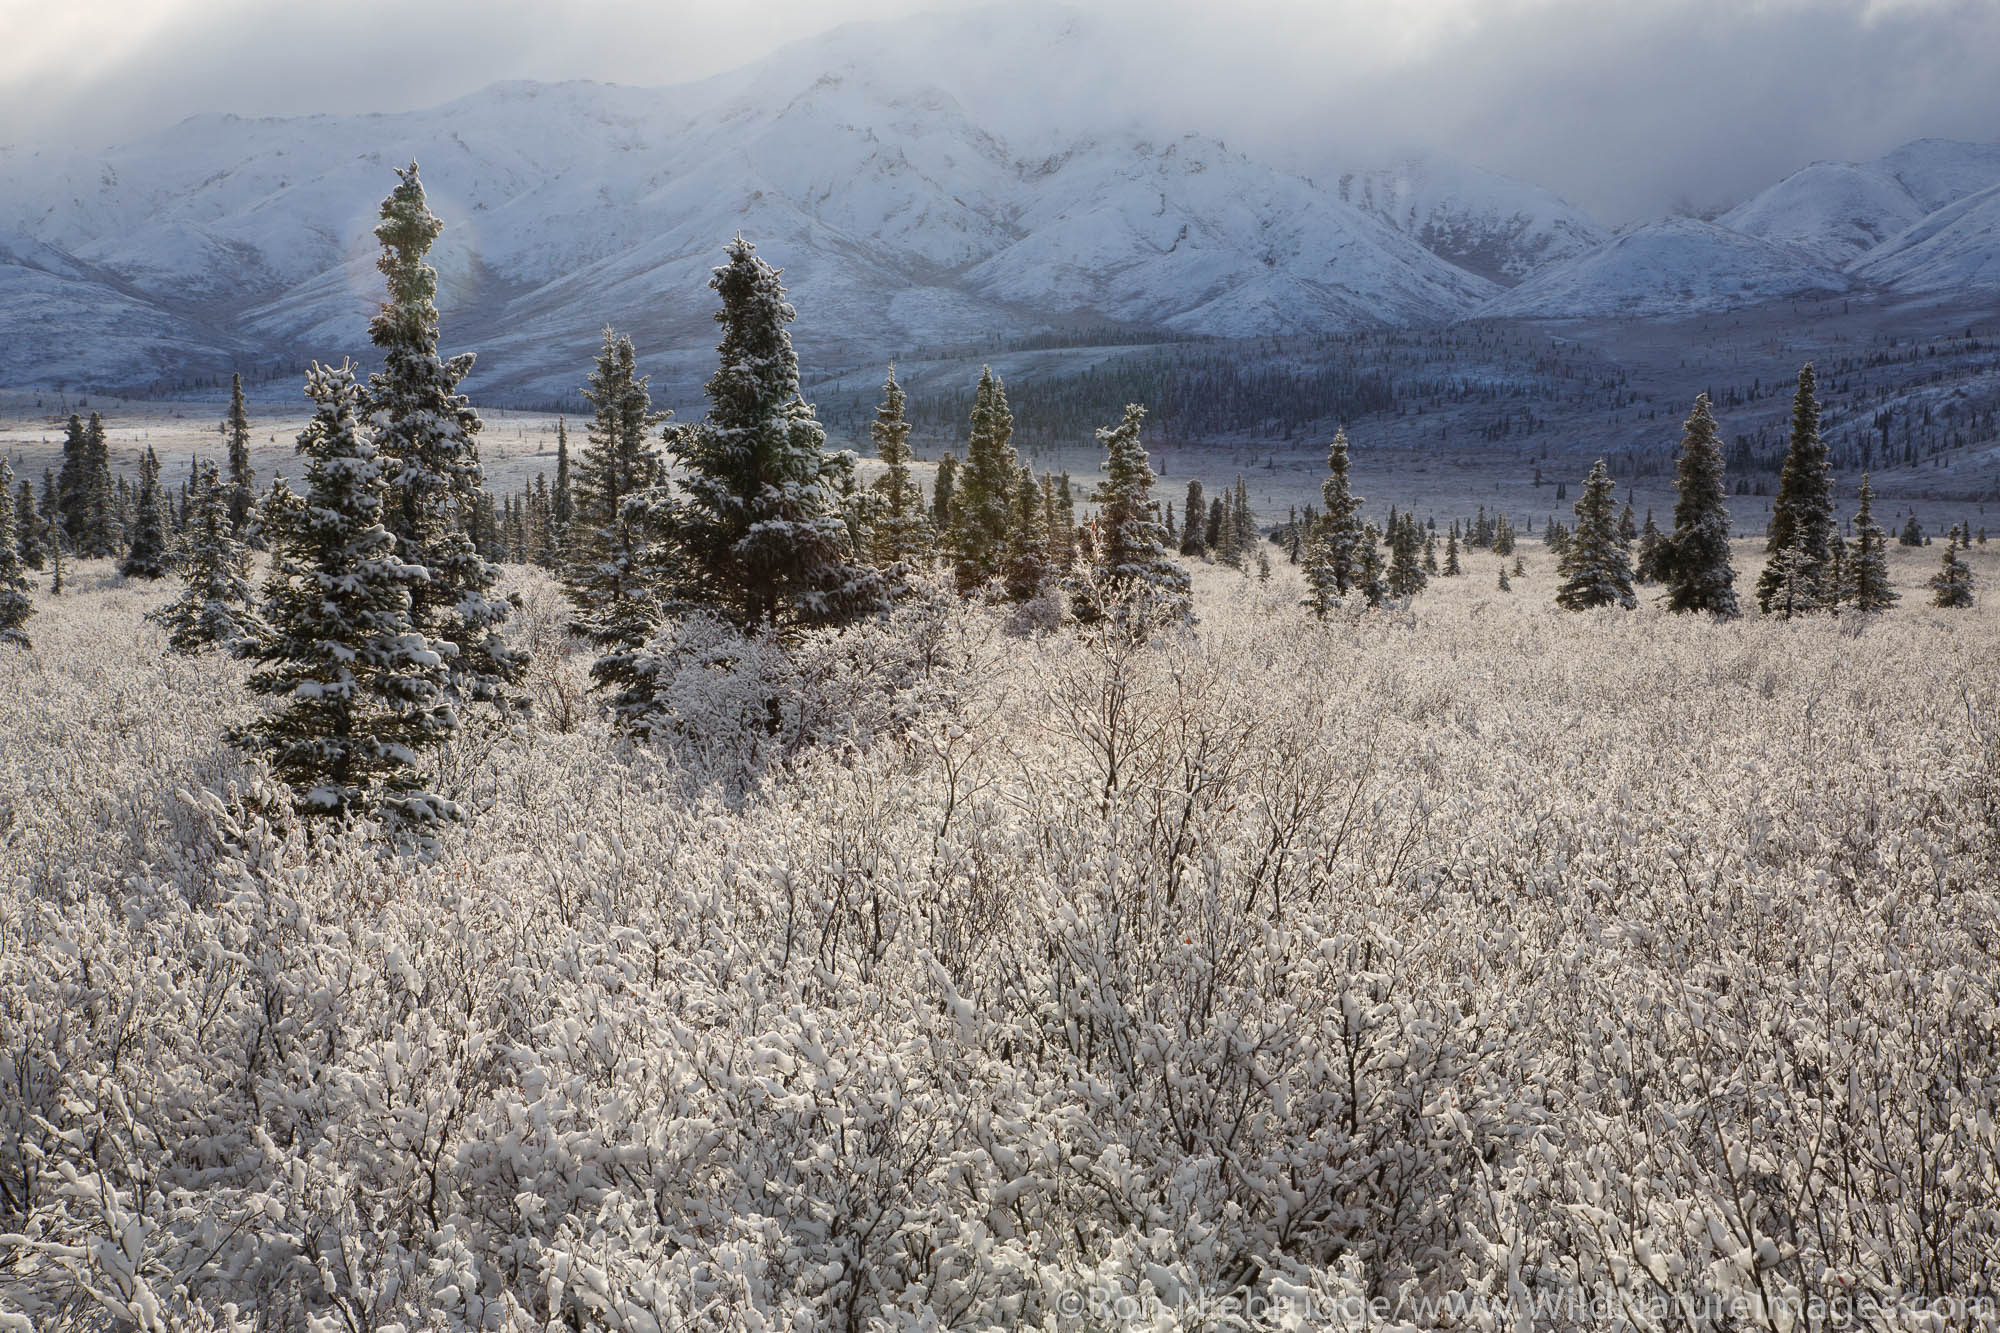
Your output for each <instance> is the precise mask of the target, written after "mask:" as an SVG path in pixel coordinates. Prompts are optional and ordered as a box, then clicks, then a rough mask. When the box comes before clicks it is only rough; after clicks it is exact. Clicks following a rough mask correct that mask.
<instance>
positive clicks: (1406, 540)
mask: <svg viewBox="0 0 2000 1333" xmlns="http://www.w3.org/2000/svg"><path fill="white" fill-rule="evenodd" d="M1423 545H1424V539H1423V536H1422V534H1421V533H1419V532H1418V531H1417V520H1416V519H1415V518H1414V517H1413V516H1411V515H1409V514H1403V515H1401V516H1396V515H1391V516H1390V519H1389V572H1388V581H1387V589H1388V594H1389V596H1391V597H1396V598H1407V597H1414V596H1416V595H1417V594H1418V593H1420V592H1422V591H1423V590H1424V587H1425V585H1426V584H1428V583H1429V581H1430V579H1429V576H1427V575H1426V574H1425V573H1424V563H1423Z"/></svg>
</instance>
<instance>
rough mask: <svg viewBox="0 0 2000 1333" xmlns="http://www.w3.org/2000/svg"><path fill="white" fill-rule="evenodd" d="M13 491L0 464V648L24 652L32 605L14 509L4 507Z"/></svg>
mask: <svg viewBox="0 0 2000 1333" xmlns="http://www.w3.org/2000/svg"><path fill="white" fill-rule="evenodd" d="M13 489H14V470H13V469H12V468H10V467H8V466H7V464H6V463H4V462H0V644H11V645H12V646H14V647H16V648H26V647H28V646H29V642H28V631H27V628H26V627H27V623H28V617H29V616H32V615H33V614H35V604H34V602H32V601H31V600H29V598H28V576H27V574H26V573H25V572H24V571H23V570H22V567H21V551H20V545H19V542H20V538H19V536H18V535H17V534H16V533H15V531H14V513H15V511H14V507H13V505H11V504H9V503H6V496H7V494H8V493H9V492H10V491H12V490H13Z"/></svg>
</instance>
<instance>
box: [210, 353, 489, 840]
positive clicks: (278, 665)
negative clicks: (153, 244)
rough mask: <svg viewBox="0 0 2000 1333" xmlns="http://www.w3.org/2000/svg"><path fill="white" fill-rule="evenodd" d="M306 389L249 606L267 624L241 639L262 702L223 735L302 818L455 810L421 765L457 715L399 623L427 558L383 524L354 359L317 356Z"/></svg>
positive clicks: (410, 817)
mask: <svg viewBox="0 0 2000 1333" xmlns="http://www.w3.org/2000/svg"><path fill="white" fill-rule="evenodd" d="M306 394H307V396H308V397H310V398H311V399H312V400H313V402H314V404H315V406H316V410H315V412H314V415H313V419H312V421H311V422H309V423H308V424H307V426H306V429H305V431H304V433H303V434H301V435H300V436H299V452H300V453H301V454H303V455H305V457H306V485H307V493H306V495H305V496H304V497H302V502H301V503H298V504H292V505H287V506H285V507H283V508H281V509H276V510H273V511H272V513H273V517H274V518H276V519H277V520H278V526H277V527H276V529H275V530H273V531H272V534H271V536H272V549H273V551H274V556H273V563H272V569H271V574H270V578H269V580H268V582H267V583H266V584H265V588H264V597H263V602H262V605H261V607H260V613H261V618H262V620H263V621H264V623H265V624H266V625H267V626H268V631H267V632H266V633H264V634H261V635H259V636H258V637H257V638H255V639H254V640H251V641H250V642H249V643H247V644H246V645H245V646H244V647H243V649H242V650H241V652H242V655H243V656H245V657H247V658H249V659H250V660H252V661H254V662H256V663H257V664H258V667H257V670H255V671H254V672H252V673H251V676H250V682H249V683H250V688H251V690H252V691H254V692H255V693H257V694H260V695H262V696H264V697H265V698H267V699H270V700H272V701H273V704H272V708H271V711H269V712H267V713H265V714H264V715H263V716H262V717H260V718H258V719H257V721H255V722H253V723H252V724H251V725H250V726H248V727H246V728H244V729H243V730H241V731H239V732H237V733H235V734H234V735H233V736H232V740H233V741H234V742H235V743H236V744H237V745H238V746H239V747H241V748H243V749H245V750H247V751H250V752H252V753H255V754H259V755H262V756H263V757H264V758H265V759H266V760H267V761H268V762H269V764H270V766H271V771H272V772H273V773H274V774H276V775H277V776H278V777H279V778H280V779H281V780H283V781H284V782H285V783H286V784H287V785H289V786H290V787H291V788H292V791H293V793H294V794H295V796H296V798H297V802H298V806H299V809H300V811H301V812H302V813H304V814H307V815H309V816H313V817H321V818H342V817H346V816H350V815H360V814H373V813H378V812H379V813H380V814H381V815H383V816H384V817H385V818H388V819H390V820H393V821H396V822H408V823H412V824H419V825H421V824H429V823H434V822H436V821H438V820H440V819H445V818H450V817H453V816H455V815H456V813H457V812H456V809H455V807H453V806H452V804H451V803H450V802H448V801H446V800H444V799H443V798H442V797H439V796H435V795H433V794H431V793H429V792H426V791H425V790H423V780H422V776H421V774H420V772H419V769H418V765H419V763H420V762H421V756H422V754H423V751H424V750H426V749H427V748H429V747H431V746H433V745H435V744H437V743H438V742H440V741H442V740H444V739H445V738H446V737H447V736H449V735H450V734H451V732H452V730H453V728H454V727H455V726H456V724H457V716H456V713H455V712H454V710H453V709H452V707H451V705H450V703H449V702H447V700H446V698H445V694H444V682H445V667H444V661H443V659H442V657H441V656H440V655H439V654H438V653H437V652H436V651H435V650H434V649H432V647H431V646H430V644H429V643H428V642H427V641H426V640H425V639H424V636H423V635H422V634H420V633H418V632H417V630H416V629H415V627H414V626H413V625H412V624H411V621H410V589H411V588H412V587H414V586H415V585H417V584H419V583H421V582H423V579H424V569H423V567H422V566H421V565H415V564H410V563H408V562H406V561H404V560H403V559H402V558H401V557H400V556H399V555H398V554H397V551H396V539H395V537H393V536H392V535H391V534H390V533H389V531H388V529H387V528H385V527H383V526H382V510H383V500H384V494H385V491H386V489H387V488H386V486H385V479H384V471H385V468H384V461H385V460H383V459H382V458H381V457H380V456H379V455H378V454H377V452H376V449H375V446H374V443H373V441H371V440H370V439H369V437H368V432H367V430H366V427H365V426H364V424H363V422H362V392H361V388H360V386H359V385H358V384H356V383H355V380H354V372H353V369H352V368H351V367H350V366H348V365H347V364H345V363H342V364H341V365H340V366H338V367H332V368H329V367H325V366H320V365H317V364H315V365H314V366H313V368H312V370H311V372H310V373H309V374H308V375H307V377H306Z"/></svg>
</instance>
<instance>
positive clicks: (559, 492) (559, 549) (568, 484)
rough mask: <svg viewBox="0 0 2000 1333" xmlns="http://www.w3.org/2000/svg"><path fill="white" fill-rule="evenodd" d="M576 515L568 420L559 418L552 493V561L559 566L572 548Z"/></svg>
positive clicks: (550, 556)
mask: <svg viewBox="0 0 2000 1333" xmlns="http://www.w3.org/2000/svg"><path fill="white" fill-rule="evenodd" d="M575 517H576V490H575V483H574V482H573V481H572V480H571V478H570V464H569V423H568V422H566V421H564V420H563V419H562V418H561V417H557V418H556V484H555V489H554V490H553V491H551V492H550V493H549V542H548V545H549V562H550V565H551V567H552V568H560V567H561V565H562V562H563V561H564V560H565V559H566V558H567V552H568V550H569V526H570V523H571V522H572V521H573V520H574V519H575Z"/></svg>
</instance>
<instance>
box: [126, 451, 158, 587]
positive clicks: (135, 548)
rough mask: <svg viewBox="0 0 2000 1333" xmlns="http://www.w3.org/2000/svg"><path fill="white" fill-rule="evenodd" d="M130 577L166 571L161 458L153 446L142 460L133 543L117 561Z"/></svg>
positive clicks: (143, 577) (150, 577)
mask: <svg viewBox="0 0 2000 1333" xmlns="http://www.w3.org/2000/svg"><path fill="white" fill-rule="evenodd" d="M118 572H119V573H120V574H122V575H123V576H125V577H126V578H128V579H158V578H165V577H166V574H167V523H166V517H165V515H164V514H162V513H161V499H160V460H159V458H158V456H157V455H155V454H154V453H153V451H152V449H150V448H148V449H147V450H146V453H145V456H144V457H142V458H141V459H140V460H139V499H138V504H137V506H136V511H135V514H134V518H133V527H132V544H131V546H130V547H129V548H128V549H127V550H126V552H125V558H124V559H123V560H122V561H120V562H119V564H118Z"/></svg>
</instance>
